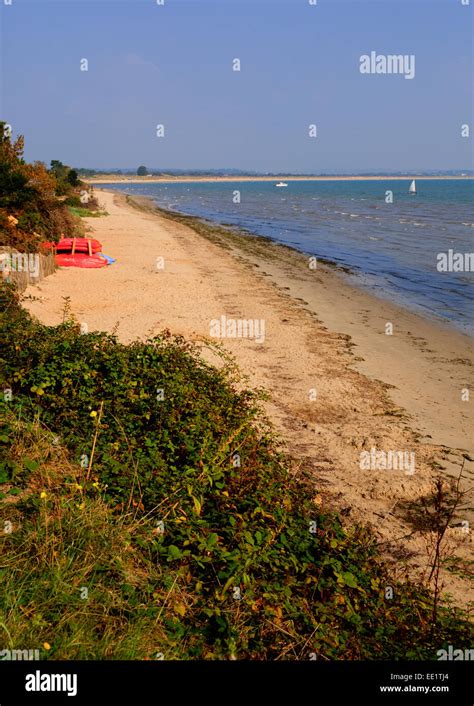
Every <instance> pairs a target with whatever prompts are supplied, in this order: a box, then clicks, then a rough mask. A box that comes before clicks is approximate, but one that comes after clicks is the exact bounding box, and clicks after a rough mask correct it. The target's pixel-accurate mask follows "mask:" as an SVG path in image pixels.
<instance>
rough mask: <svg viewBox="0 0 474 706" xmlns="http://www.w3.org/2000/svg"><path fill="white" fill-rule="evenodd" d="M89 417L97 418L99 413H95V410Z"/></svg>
mask: <svg viewBox="0 0 474 706" xmlns="http://www.w3.org/2000/svg"><path fill="white" fill-rule="evenodd" d="M89 416H91V417H97V412H94V410H92V412H91V413H90V415H89Z"/></svg>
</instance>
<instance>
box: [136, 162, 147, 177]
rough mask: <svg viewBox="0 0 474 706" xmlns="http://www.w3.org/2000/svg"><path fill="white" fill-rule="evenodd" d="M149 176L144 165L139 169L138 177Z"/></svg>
mask: <svg viewBox="0 0 474 706" xmlns="http://www.w3.org/2000/svg"><path fill="white" fill-rule="evenodd" d="M147 174H148V169H147V168H146V167H145V166H143V164H142V166H141V167H138V169H137V176H146V175H147Z"/></svg>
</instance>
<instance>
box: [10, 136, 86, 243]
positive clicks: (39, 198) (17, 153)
mask: <svg viewBox="0 0 474 706" xmlns="http://www.w3.org/2000/svg"><path fill="white" fill-rule="evenodd" d="M23 150H24V139H23V137H22V136H20V137H18V138H17V139H16V140H15V142H12V141H11V139H10V135H9V131H8V130H7V127H6V124H5V123H4V122H0V245H7V246H10V247H13V248H16V249H17V250H19V251H20V252H38V251H39V250H40V249H41V244H42V243H43V242H44V241H55V242H57V241H58V240H60V238H61V237H62V236H64V237H74V236H81V235H83V234H84V227H83V225H82V223H81V221H80V219H79V218H78V215H84V214H82V213H81V214H76V213H74V211H73V209H71V208H68V206H72V207H73V208H74V207H76V208H83V207H84V203H83V200H82V197H83V195H84V191H89V189H86V186H85V184H83V182H81V181H80V180H79V176H78V172H77V171H76V170H75V169H71V168H70V167H68V166H67V165H65V164H63V163H62V162H60V161H58V160H54V159H53V160H52V162H51V168H50V169H49V170H48V169H47V168H46V166H45V165H44V164H43V163H42V162H35V163H34V164H28V163H27V162H25V160H24V159H23ZM87 199H88V200H87V215H88V216H90V215H94V214H95V212H96V211H97V210H98V209H99V204H98V203H97V200H96V199H95V198H94V197H93V196H92V195H91V193H89V194H87Z"/></svg>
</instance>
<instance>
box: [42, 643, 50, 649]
mask: <svg viewBox="0 0 474 706" xmlns="http://www.w3.org/2000/svg"><path fill="white" fill-rule="evenodd" d="M43 647H44V649H45V650H50V649H51V645H50V644H49V642H43Z"/></svg>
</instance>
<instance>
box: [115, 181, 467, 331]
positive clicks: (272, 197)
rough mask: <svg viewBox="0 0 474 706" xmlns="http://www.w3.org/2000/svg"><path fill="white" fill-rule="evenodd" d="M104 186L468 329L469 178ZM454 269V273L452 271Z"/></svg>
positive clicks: (462, 328) (426, 314)
mask: <svg viewBox="0 0 474 706" xmlns="http://www.w3.org/2000/svg"><path fill="white" fill-rule="evenodd" d="M410 181H411V180H408V179H407V180H406V181H405V180H389V179H388V180H383V181H382V180H380V181H374V180H361V181H355V180H347V181H288V182H286V183H287V184H288V186H287V187H281V188H278V187H276V183H278V179H276V180H275V181H274V182H260V181H248V182H209V183H206V182H194V183H189V182H188V183H153V184H132V183H128V184H104V185H103V186H105V187H106V188H110V189H115V190H118V191H122V192H125V193H127V194H130V195H141V196H148V197H151V198H152V199H153V201H154V202H155V203H156V204H157V205H158V206H160V207H161V208H165V209H169V210H172V211H177V212H180V213H184V214H188V215H193V216H198V217H200V218H203V219H205V220H207V221H210V222H213V223H221V224H225V225H227V226H233V227H237V228H239V229H243V230H246V231H250V232H251V233H254V234H255V235H259V236H267V237H270V238H271V239H273V240H274V241H276V242H278V243H284V244H285V245H289V246H291V247H293V248H295V249H297V250H299V251H301V252H303V253H305V254H307V255H308V256H312V257H316V258H318V257H319V258H322V259H324V260H330V261H332V262H333V263H335V264H337V265H339V266H342V267H344V268H347V269H348V270H349V271H350V273H349V275H348V277H349V278H350V279H351V280H352V281H353V282H354V284H356V285H357V286H360V287H362V288H365V289H367V290H370V291H371V292H372V293H374V294H376V295H378V296H380V297H383V298H385V299H389V300H391V301H393V302H395V303H397V304H399V305H401V306H404V307H406V308H408V309H410V310H412V311H414V312H417V313H419V314H422V315H424V316H426V317H429V318H431V319H436V320H438V321H439V322H444V323H447V324H450V325H452V326H454V327H456V328H457V329H459V330H461V331H463V332H464V333H468V334H469V335H471V336H472V335H474V272H473V271H472V269H473V266H474V264H473V263H474V254H473V255H472V258H469V253H473V252H474V247H473V239H474V198H473V197H474V180H458V179H429V180H424V179H417V180H416V186H417V193H416V195H411V194H410V193H409V185H410ZM453 270H454V271H453Z"/></svg>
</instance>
